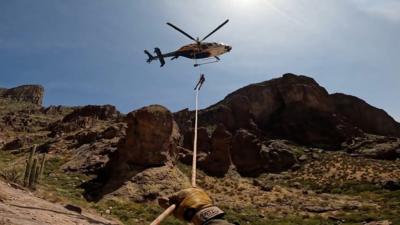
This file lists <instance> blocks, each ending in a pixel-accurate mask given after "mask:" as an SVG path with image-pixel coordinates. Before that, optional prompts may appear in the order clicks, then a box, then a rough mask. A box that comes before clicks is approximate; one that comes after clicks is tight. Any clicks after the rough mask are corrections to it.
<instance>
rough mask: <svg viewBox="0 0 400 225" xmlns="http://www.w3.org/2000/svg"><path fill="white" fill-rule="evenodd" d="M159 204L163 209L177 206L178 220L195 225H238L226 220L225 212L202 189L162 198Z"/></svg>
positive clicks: (190, 189) (192, 189) (187, 190)
mask: <svg viewBox="0 0 400 225" xmlns="http://www.w3.org/2000/svg"><path fill="white" fill-rule="evenodd" d="M158 203H159V204H160V206H161V207H163V208H165V209H166V208H168V207H169V206H171V205H174V204H175V205H177V208H176V209H175V210H174V211H173V214H174V216H175V217H176V218H178V219H180V220H182V221H185V222H191V223H193V224H194V225H238V224H237V223H235V224H233V223H229V222H228V221H226V220H225V219H224V215H225V213H224V211H222V210H221V209H220V208H218V207H217V206H215V205H214V203H213V200H212V199H211V198H210V196H209V195H208V194H207V193H206V192H205V191H204V190H202V189H200V188H187V189H184V190H182V191H179V192H177V193H175V194H173V195H170V196H168V197H161V198H159V199H158Z"/></svg>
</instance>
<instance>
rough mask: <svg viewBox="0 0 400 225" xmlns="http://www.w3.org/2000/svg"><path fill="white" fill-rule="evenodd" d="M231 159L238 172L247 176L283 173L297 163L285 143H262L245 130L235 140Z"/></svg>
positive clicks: (274, 141)
mask: <svg viewBox="0 0 400 225" xmlns="http://www.w3.org/2000/svg"><path fill="white" fill-rule="evenodd" d="M231 157H232V162H233V164H234V165H235V166H236V169H237V170H238V172H239V173H240V174H242V175H245V176H257V175H259V174H261V173H263V172H281V171H284V170H288V169H290V168H291V167H292V166H293V165H295V164H296V163H297V159H296V156H295V155H294V153H293V152H292V149H291V147H290V146H289V145H287V144H286V143H285V142H284V141H279V140H272V141H267V142H266V141H262V140H260V139H259V138H257V136H256V135H254V134H252V133H250V132H249V131H247V130H243V129H240V130H238V131H237V133H236V134H235V136H234V138H233V143H232V149H231Z"/></svg>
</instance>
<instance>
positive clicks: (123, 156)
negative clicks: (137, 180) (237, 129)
mask: <svg viewBox="0 0 400 225" xmlns="http://www.w3.org/2000/svg"><path fill="white" fill-rule="evenodd" d="M125 122H126V123H127V129H126V135H125V137H123V138H121V139H120V141H119V143H118V146H117V150H116V151H115V152H113V154H112V155H111V156H110V160H109V161H108V163H107V164H106V166H105V168H104V171H103V173H102V174H100V176H99V177H98V178H97V179H96V180H95V181H93V182H94V183H96V182H99V183H101V186H102V187H101V188H99V189H100V192H98V191H99V189H98V190H97V191H94V190H91V188H88V189H87V193H88V194H89V195H88V196H87V197H88V198H89V199H98V198H99V197H101V196H102V195H104V194H107V193H110V192H113V191H115V190H117V189H118V188H120V187H121V186H122V185H123V184H124V183H125V182H126V181H128V180H130V179H131V178H132V177H133V176H135V174H137V173H138V172H141V171H143V170H146V169H148V168H150V167H157V166H165V165H168V166H171V165H173V164H174V163H175V160H176V158H177V155H178V150H177V149H178V148H177V144H178V141H179V139H180V134H179V129H178V126H177V125H176V123H175V121H174V120H173V117H172V113H171V112H170V111H169V110H168V109H166V108H165V107H163V106H160V105H150V106H147V107H143V108H141V109H139V110H136V111H133V112H130V113H128V114H127V115H126V117H125ZM94 192H96V193H94Z"/></svg>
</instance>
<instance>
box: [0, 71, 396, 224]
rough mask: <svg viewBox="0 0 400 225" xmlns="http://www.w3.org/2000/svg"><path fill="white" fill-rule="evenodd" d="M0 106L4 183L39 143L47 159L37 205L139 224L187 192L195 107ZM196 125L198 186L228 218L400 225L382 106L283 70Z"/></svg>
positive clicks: (391, 130)
mask: <svg viewBox="0 0 400 225" xmlns="http://www.w3.org/2000/svg"><path fill="white" fill-rule="evenodd" d="M0 92H1V93H4V90H3V91H0ZM30 98H32V96H31V97H30ZM28 99H29V98H28ZM0 101H2V104H1V105H0V131H1V133H0V148H2V150H1V151H0V153H1V155H0V168H1V169H2V171H3V172H2V174H1V176H2V177H3V179H6V180H8V181H9V182H11V183H12V182H16V183H21V178H18V176H16V174H19V173H22V172H23V170H24V166H25V160H26V158H27V154H28V152H29V149H30V148H31V147H32V146H34V145H36V146H37V152H38V154H46V157H47V163H46V169H45V171H44V175H43V176H44V177H43V179H42V180H41V182H40V183H39V185H38V188H37V190H36V191H35V192H34V193H35V194H36V195H37V196H39V197H42V198H45V199H47V200H51V201H54V202H58V203H62V204H69V203H73V204H75V205H79V206H80V207H82V208H84V209H88V208H91V209H94V210H97V211H98V212H100V213H103V214H104V215H108V216H112V217H114V218H118V219H120V220H121V221H122V222H123V223H124V224H148V223H149V222H150V221H151V220H152V219H153V218H155V217H156V216H157V214H158V213H160V212H161V209H160V208H159V207H158V206H157V204H156V199H157V198H158V197H160V196H162V195H166V194H170V193H173V192H175V191H178V190H180V189H182V188H185V187H188V186H189V185H190V183H189V177H190V164H191V157H192V150H191V149H192V147H193V124H194V117H193V116H194V113H193V112H192V111H189V110H187V109H186V110H182V111H179V112H175V113H172V112H170V111H169V110H168V109H167V108H165V107H163V106H160V105H151V106H146V107H143V108H140V109H138V110H135V111H133V112H130V113H128V114H126V115H124V114H121V113H120V112H118V110H117V109H116V108H115V107H114V106H112V105H101V106H95V105H89V106H84V107H63V106H50V107H47V108H45V107H42V106H39V105H38V104H36V103H32V102H31V101H29V100H28V101H25V100H23V99H22V100H21V99H13V98H0ZM199 120H200V121H199V124H200V127H199V129H198V149H199V154H198V167H199V171H198V174H199V175H198V184H199V185H200V186H201V187H203V188H205V189H206V190H207V191H209V192H210V193H211V194H212V196H213V198H214V199H215V201H216V203H217V204H218V205H219V206H221V207H222V208H223V209H224V210H226V211H227V213H228V217H229V218H230V219H231V220H232V221H239V222H241V224H254V225H257V224H338V223H342V224H346V223H347V224H360V223H362V222H364V223H369V222H372V221H385V222H382V223H383V224H385V223H386V224H390V223H393V224H400V221H399V219H398V216H397V215H398V214H399V213H400V208H399V205H400V181H399V180H400V161H399V160H398V159H399V158H400V138H399V137H400V133H399V127H400V124H399V123H397V122H396V121H394V120H393V119H392V118H391V117H390V116H389V115H388V114H387V113H385V112H384V111H383V110H381V109H377V108H375V107H373V106H371V105H369V104H367V103H365V102H364V101H362V100H360V99H358V98H356V97H353V96H348V95H344V94H329V93H328V92H327V91H326V90H325V89H324V88H323V87H321V86H320V85H319V84H318V83H317V82H316V81H315V80H313V79H312V78H309V77H306V76H298V75H294V74H285V75H283V76H282V77H280V78H276V79H273V80H269V81H265V82H261V83H257V84H251V85H248V86H246V87H243V88H241V89H239V90H237V91H235V92H233V93H231V94H229V95H227V96H226V97H225V98H224V99H223V100H222V101H220V102H218V103H216V104H214V105H212V106H210V107H208V108H206V109H203V110H201V111H200V112H199ZM0 212H1V209H0ZM377 212H379V213H377ZM0 224H1V223H0ZM165 224H180V223H179V222H177V221H176V220H174V219H172V218H170V219H169V220H168V221H166V223H165ZM371 224H373V223H371ZM375 224H376V223H375Z"/></svg>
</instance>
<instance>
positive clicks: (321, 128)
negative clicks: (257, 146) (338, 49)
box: [175, 74, 400, 149]
mask: <svg viewBox="0 0 400 225" xmlns="http://www.w3.org/2000/svg"><path fill="white" fill-rule="evenodd" d="M193 116H194V114H193V112H189V111H188V110H183V111H180V112H177V113H175V119H176V121H177V122H178V124H179V126H180V128H181V130H182V131H184V132H186V131H189V130H190V129H191V127H192V124H193ZM199 118H200V124H201V125H202V126H205V127H212V126H214V127H215V125H217V124H222V125H224V126H225V127H226V128H227V129H228V130H229V131H230V132H233V133H235V132H236V131H237V130H239V129H246V130H248V131H249V132H251V133H253V134H255V135H256V136H262V137H266V138H267V139H268V138H283V139H288V140H292V141H294V142H297V143H300V144H305V145H310V146H314V147H323V148H329V149H337V148H340V146H341V143H343V142H344V141H346V140H350V139H352V138H354V137H357V136H362V135H363V133H371V134H377V135H390V136H395V137H400V132H399V127H400V124H399V123H397V122H396V121H394V120H393V118H391V117H390V116H389V115H388V114H387V113H386V112H384V111H383V110H381V109H377V108H375V107H373V106H371V105H369V104H367V103H365V102H364V101H362V100H360V99H358V98H356V97H353V96H349V95H344V94H331V95H330V94H329V93H328V92H327V91H326V90H325V89H324V88H323V87H321V86H320V85H319V84H318V83H317V82H315V81H314V80H313V79H312V78H309V77H306V76H297V75H294V74H284V75H283V76H282V77H281V78H276V79H273V80H269V81H265V82H261V83H257V84H251V85H248V86H246V87H244V88H241V89H239V90H237V91H235V92H233V93H231V94H229V95H228V96H227V97H225V98H224V99H223V100H222V101H220V102H218V103H217V104H215V105H212V106H210V107H208V108H206V109H203V110H201V111H200V112H199Z"/></svg>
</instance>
